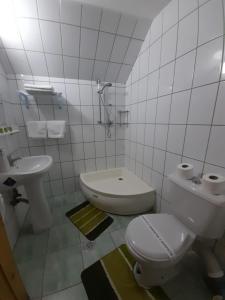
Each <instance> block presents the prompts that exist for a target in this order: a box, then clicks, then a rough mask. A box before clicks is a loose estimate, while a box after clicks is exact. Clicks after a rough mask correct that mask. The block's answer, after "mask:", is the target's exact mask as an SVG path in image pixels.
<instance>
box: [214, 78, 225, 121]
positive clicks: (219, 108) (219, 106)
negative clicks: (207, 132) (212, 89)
mask: <svg viewBox="0 0 225 300" xmlns="http://www.w3.org/2000/svg"><path fill="white" fill-rule="evenodd" d="M224 111H225V82H224V81H221V82H220V87H219V94H218V99H217V102H216V109H215V113H214V118H213V124H214V125H225V118H224Z"/></svg>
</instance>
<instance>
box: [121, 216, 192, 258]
mask: <svg viewBox="0 0 225 300" xmlns="http://www.w3.org/2000/svg"><path fill="white" fill-rule="evenodd" d="M126 238H127V242H128V243H129V245H130V247H131V248H132V249H133V250H134V251H135V252H136V253H137V254H139V255H140V256H142V257H144V258H146V259H150V260H160V261H162V260H174V259H175V258H177V257H178V256H179V255H182V254H184V253H185V252H186V251H187V249H188V248H189V247H190V246H191V244H192V242H193V240H194V238H195V235H194V233H193V232H191V231H190V230H189V229H188V228H187V227H185V225H183V224H182V223H181V222H180V221H179V220H178V219H177V218H176V217H174V216H172V215H168V214H152V215H151V214H149V215H143V216H140V217H137V218H135V219H134V220H132V221H131V223H130V224H129V225H128V227H127V232H126Z"/></svg>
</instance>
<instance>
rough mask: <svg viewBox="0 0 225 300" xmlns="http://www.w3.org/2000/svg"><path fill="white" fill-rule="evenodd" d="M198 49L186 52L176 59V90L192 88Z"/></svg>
mask: <svg viewBox="0 0 225 300" xmlns="http://www.w3.org/2000/svg"><path fill="white" fill-rule="evenodd" d="M195 57H196V51H195V50H194V51H191V52H189V53H188V54H185V55H184V56H182V57H181V58H179V59H178V60H177V61H176V66H175V77H174V92H177V91H182V90H187V89H190V88H191V86H192V81H193V75H194V66H195Z"/></svg>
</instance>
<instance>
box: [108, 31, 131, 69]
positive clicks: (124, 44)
mask: <svg viewBox="0 0 225 300" xmlns="http://www.w3.org/2000/svg"><path fill="white" fill-rule="evenodd" d="M128 44H129V38H127V37H121V36H117V37H116V39H115V42H114V45H113V50H112V54H111V57H110V61H112V62H116V63H122V62H123V60H124V57H125V54H126V51H127V48H128Z"/></svg>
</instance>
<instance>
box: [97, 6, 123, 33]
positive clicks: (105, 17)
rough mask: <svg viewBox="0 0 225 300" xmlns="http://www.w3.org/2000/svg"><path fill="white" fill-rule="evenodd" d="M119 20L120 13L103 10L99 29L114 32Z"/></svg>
mask: <svg viewBox="0 0 225 300" xmlns="http://www.w3.org/2000/svg"><path fill="white" fill-rule="evenodd" d="M119 20H120V14H119V13H116V12H114V11H110V10H105V9H104V10H103V14H102V20H101V25H100V29H101V30H103V31H106V32H111V33H115V32H116V30H117V27H118V23H119Z"/></svg>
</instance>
